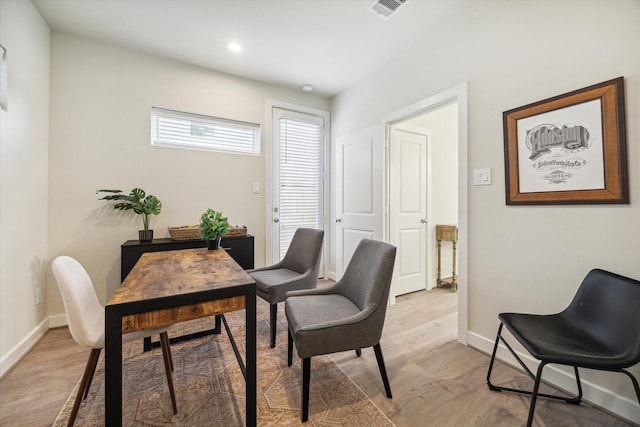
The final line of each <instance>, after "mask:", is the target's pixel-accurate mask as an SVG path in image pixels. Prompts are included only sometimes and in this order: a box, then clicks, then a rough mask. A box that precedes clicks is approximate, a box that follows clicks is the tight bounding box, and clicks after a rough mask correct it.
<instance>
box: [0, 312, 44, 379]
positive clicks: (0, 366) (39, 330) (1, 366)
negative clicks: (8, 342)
mask: <svg viewBox="0 0 640 427" xmlns="http://www.w3.org/2000/svg"><path fill="white" fill-rule="evenodd" d="M48 330H49V318H46V319H44V320H43V321H42V322H40V323H39V324H38V325H37V326H36V327H35V328H33V330H32V331H31V332H30V333H29V334H28V335H27V336H26V337H25V338H24V339H23V340H22V341H20V342H19V343H18V344H17V345H16V346H15V347H13V348H12V349H11V350H10V351H9V352H8V353H7V355H6V356H5V357H3V358H2V360H0V379H1V378H4V376H5V374H7V373H8V372H9V371H10V370H11V369H12V368H13V367H14V366H15V365H16V364H17V363H18V362H19V361H20V359H22V358H23V357H24V356H25V355H26V354H27V353H28V352H29V350H31V348H33V346H34V345H36V343H37V342H38V341H39V340H40V338H42V337H43V336H44V334H45V333H47V331H48Z"/></svg>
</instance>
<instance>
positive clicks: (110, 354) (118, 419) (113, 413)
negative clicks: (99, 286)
mask: <svg viewBox="0 0 640 427" xmlns="http://www.w3.org/2000/svg"><path fill="white" fill-rule="evenodd" d="M104 357H105V364H104V376H105V405H104V415H105V425H107V426H110V427H111V426H116V427H118V426H122V316H120V315H119V314H118V313H112V312H110V310H109V307H108V306H107V308H106V312H105V351H104Z"/></svg>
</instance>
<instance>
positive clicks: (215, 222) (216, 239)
mask: <svg viewBox="0 0 640 427" xmlns="http://www.w3.org/2000/svg"><path fill="white" fill-rule="evenodd" d="M229 227H230V225H229V221H228V220H227V217H225V216H222V212H218V211H214V210H213V209H207V211H206V212H205V213H203V214H202V216H201V217H200V233H201V235H202V238H203V239H207V247H208V248H209V249H218V247H219V246H220V238H221V237H222V236H224V235H225V234H227V232H228V231H229Z"/></svg>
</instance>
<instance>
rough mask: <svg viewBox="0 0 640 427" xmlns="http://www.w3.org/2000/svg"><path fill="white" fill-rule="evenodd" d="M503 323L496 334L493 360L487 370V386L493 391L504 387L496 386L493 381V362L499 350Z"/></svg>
mask: <svg viewBox="0 0 640 427" xmlns="http://www.w3.org/2000/svg"><path fill="white" fill-rule="evenodd" d="M502 326H503V325H502V323H500V326H498V334H497V335H496V343H495V344H494V345H493V353H491V361H490V362H489V370H488V371H487V386H489V390H492V391H502V387H498V386H495V385H493V384H492V383H491V371H493V362H495V360H496V353H497V352H498V344H499V343H500V332H502Z"/></svg>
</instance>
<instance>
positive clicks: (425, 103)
mask: <svg viewBox="0 0 640 427" xmlns="http://www.w3.org/2000/svg"><path fill="white" fill-rule="evenodd" d="M447 109H450V110H451V111H452V112H453V113H454V115H455V118H456V119H455V121H454V123H450V124H449V125H447V128H448V129H449V130H450V132H451V135H453V138H454V139H452V140H450V141H448V142H447V143H443V144H437V143H436V135H435V126H436V125H442V124H443V123H439V122H440V119H439V118H438V117H437V115H438V113H444V112H445V111H447ZM422 118H432V119H433V122H432V123H431V124H428V125H427V124H420V123H419V121H420V120H422ZM413 120H415V121H413ZM380 123H381V125H382V126H383V127H384V129H385V132H384V138H385V143H384V144H385V151H386V152H387V153H389V152H390V146H389V139H390V138H389V132H390V129H391V127H392V125H394V124H398V123H404V124H407V125H410V126H416V127H422V128H426V129H430V130H431V139H430V140H428V149H429V150H428V165H427V218H426V220H427V227H426V228H427V232H426V242H427V243H426V256H425V257H426V260H427V262H426V264H427V266H426V270H427V273H426V274H427V280H426V283H425V284H424V287H425V289H430V288H432V287H433V286H435V277H436V276H437V270H436V268H435V266H436V265H437V262H436V254H437V251H436V247H437V246H436V243H435V225H436V224H438V223H452V222H455V223H457V226H458V244H457V246H458V248H457V249H458V257H457V260H458V263H457V264H458V265H457V274H458V290H457V299H458V341H460V342H461V343H463V344H466V343H467V332H468V331H467V322H468V312H467V311H468V301H467V298H468V282H467V281H468V276H467V84H466V83H463V84H460V85H458V86H455V87H453V88H451V89H448V90H445V91H443V92H441V93H439V94H437V95H434V96H431V97H429V98H426V99H423V100H422V101H419V102H416V103H414V104H411V105H409V106H407V107H405V108H403V109H401V110H398V111H396V112H393V113H391V114H389V115H386V116H384V117H382V119H381V121H380ZM441 148H444V149H445V150H446V149H454V151H452V152H449V153H448V154H447V153H440V152H439V150H440V149H441ZM389 157H390V156H389V155H388V156H387V159H386V161H385V169H386V172H385V174H386V177H385V188H386V201H385V202H384V203H385V211H386V213H387V215H385V217H386V218H385V233H384V238H385V239H387V241H390V240H391V233H392V231H391V229H390V222H389V218H390V212H389V211H387V209H390V200H391V197H392V194H391V193H390V191H391V186H390V175H391V170H390V165H389ZM447 183H448V184H449V185H447ZM442 207H446V209H445V210H444V211H443V212H440V208H442ZM452 210H453V213H452V212H451V211H452ZM444 258H445V257H444V256H443V271H444V269H445V268H447V267H446V265H447V264H444V262H446V261H444ZM396 268H397V266H396ZM397 290H398V288H397V284H396V283H394V284H392V289H391V295H390V297H389V303H390V304H394V303H395V296H396V292H397Z"/></svg>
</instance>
